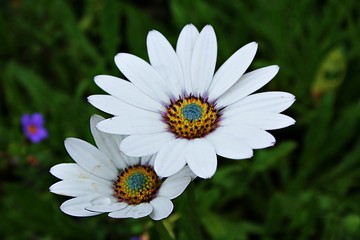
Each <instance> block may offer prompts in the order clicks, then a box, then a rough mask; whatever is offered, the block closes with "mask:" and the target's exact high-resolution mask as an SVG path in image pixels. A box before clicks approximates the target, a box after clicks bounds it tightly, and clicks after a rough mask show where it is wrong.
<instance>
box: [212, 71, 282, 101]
mask: <svg viewBox="0 0 360 240" xmlns="http://www.w3.org/2000/svg"><path fill="white" fill-rule="evenodd" d="M278 71H279V66H268V67H264V68H260V69H257V70H255V71H252V72H249V73H246V74H244V75H243V76H242V77H241V78H240V79H239V80H238V81H237V82H236V83H235V84H234V85H233V86H232V87H231V88H230V89H228V90H227V91H226V92H225V93H224V94H223V95H221V96H220V97H219V98H218V100H217V101H216V104H217V106H218V107H219V108H221V107H226V106H228V105H230V104H232V103H234V102H236V101H238V100H240V99H242V98H244V97H246V96H247V95H249V94H251V93H253V92H255V91H257V90H258V89H260V88H261V87H263V86H264V85H265V84H267V83H268V82H269V81H270V80H271V79H273V77H275V75H276V74H277V73H278Z"/></svg>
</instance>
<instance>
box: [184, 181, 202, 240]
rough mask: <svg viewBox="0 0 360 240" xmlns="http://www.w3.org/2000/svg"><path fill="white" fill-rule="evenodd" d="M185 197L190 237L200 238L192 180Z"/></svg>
mask: <svg viewBox="0 0 360 240" xmlns="http://www.w3.org/2000/svg"><path fill="white" fill-rule="evenodd" d="M186 198H187V209H188V218H189V219H188V221H189V222H190V224H189V228H190V229H189V230H190V234H191V236H190V237H191V239H202V237H201V233H200V222H199V215H198V213H197V209H196V201H195V186H194V182H192V183H191V184H190V185H189V187H188V189H187V191H186Z"/></svg>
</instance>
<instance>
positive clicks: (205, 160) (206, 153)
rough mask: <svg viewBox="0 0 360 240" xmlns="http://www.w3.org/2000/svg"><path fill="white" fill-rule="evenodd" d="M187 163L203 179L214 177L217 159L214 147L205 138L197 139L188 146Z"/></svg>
mask: <svg viewBox="0 0 360 240" xmlns="http://www.w3.org/2000/svg"><path fill="white" fill-rule="evenodd" d="M188 146H189V148H188V149H187V152H186V161H187V163H188V165H189V167H190V169H191V170H192V171H193V172H194V173H195V174H196V175H197V176H199V177H201V178H210V177H211V176H212V175H214V173H215V171H216V166H217V158H216V152H215V148H214V146H213V145H212V144H211V143H210V142H209V141H207V140H206V139H204V138H196V139H194V140H191V141H190V142H189V144H188Z"/></svg>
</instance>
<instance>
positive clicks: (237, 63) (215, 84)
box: [209, 42, 258, 101]
mask: <svg viewBox="0 0 360 240" xmlns="http://www.w3.org/2000/svg"><path fill="white" fill-rule="evenodd" d="M257 46H258V45H257V43H255V42H252V43H249V44H247V45H245V46H243V47H242V48H240V49H239V50H237V51H236V52H235V53H234V54H233V55H232V56H231V57H230V58H229V59H228V60H227V61H226V62H225V63H224V64H223V65H222V66H221V67H220V68H219V70H217V72H216V73H215V75H214V78H213V80H212V82H211V85H210V88H209V99H210V101H212V100H215V99H217V98H218V97H219V96H221V95H222V94H223V93H224V92H225V91H227V90H228V89H229V88H230V87H231V86H233V85H234V84H235V82H236V81H238V80H239V78H240V77H241V76H242V75H243V74H244V72H245V71H246V69H247V68H248V67H249V66H250V64H251V62H252V60H253V59H254V57H255V53H256V50H257Z"/></svg>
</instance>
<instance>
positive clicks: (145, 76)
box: [115, 53, 171, 104]
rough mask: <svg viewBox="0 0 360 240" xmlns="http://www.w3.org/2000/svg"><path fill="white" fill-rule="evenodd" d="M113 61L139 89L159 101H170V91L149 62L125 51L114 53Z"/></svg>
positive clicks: (166, 102)
mask: <svg viewBox="0 0 360 240" xmlns="http://www.w3.org/2000/svg"><path fill="white" fill-rule="evenodd" d="M115 63H116V66H117V67H118V68H119V69H120V71H121V72H122V73H123V74H124V75H125V76H126V77H127V78H128V79H129V80H130V81H131V82H132V83H133V84H134V85H135V86H136V87H137V88H139V89H140V90H141V91H143V92H145V93H146V94H147V95H149V96H151V97H152V98H154V99H155V100H157V101H159V102H161V103H165V104H168V103H170V98H171V93H170V92H169V90H168V88H167V86H166V84H165V82H164V80H163V79H162V77H161V76H160V75H159V73H157V72H156V71H155V69H154V68H152V67H151V65H150V64H148V63H147V62H145V61H144V60H142V59H141V58H138V57H136V56H134V55H131V54H127V53H119V54H118V55H116V56H115Z"/></svg>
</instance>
